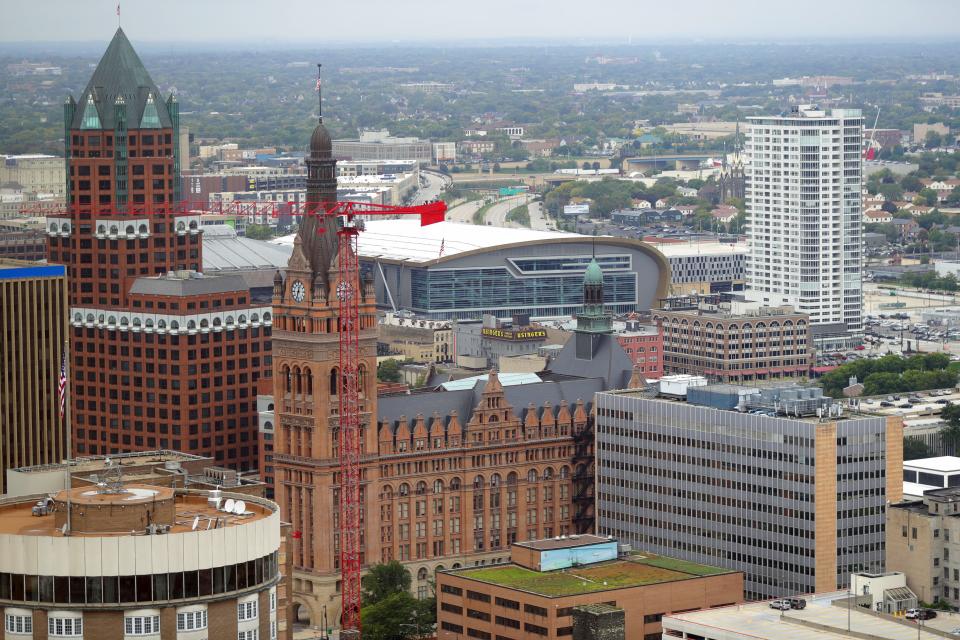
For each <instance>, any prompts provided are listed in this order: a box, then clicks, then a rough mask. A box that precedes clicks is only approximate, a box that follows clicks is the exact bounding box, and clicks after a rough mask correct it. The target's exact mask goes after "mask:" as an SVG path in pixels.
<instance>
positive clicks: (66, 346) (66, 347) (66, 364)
mask: <svg viewBox="0 0 960 640" xmlns="http://www.w3.org/2000/svg"><path fill="white" fill-rule="evenodd" d="M63 371H64V375H66V377H67V383H66V385H65V386H64V389H63V393H64V404H63V406H64V410H63V419H64V421H65V422H66V425H65V426H66V429H67V460H69V459H71V458H72V457H73V455H72V454H73V428H72V424H73V421H72V420H71V418H72V417H73V411H72V407H71V406H70V405H72V404H73V402H72V398H71V397H70V338H69V337H67V339H66V340H64V341H63ZM67 488H69V487H67Z"/></svg>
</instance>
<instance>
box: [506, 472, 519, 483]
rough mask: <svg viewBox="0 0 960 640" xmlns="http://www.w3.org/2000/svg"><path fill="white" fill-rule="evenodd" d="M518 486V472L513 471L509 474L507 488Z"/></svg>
mask: <svg viewBox="0 0 960 640" xmlns="http://www.w3.org/2000/svg"><path fill="white" fill-rule="evenodd" d="M515 484H517V472H516V471H511V472H510V473H508V474H507V486H513V485H515Z"/></svg>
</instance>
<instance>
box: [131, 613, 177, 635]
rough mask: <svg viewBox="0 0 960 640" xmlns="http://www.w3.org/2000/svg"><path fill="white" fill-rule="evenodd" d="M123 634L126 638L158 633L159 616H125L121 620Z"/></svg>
mask: <svg viewBox="0 0 960 640" xmlns="http://www.w3.org/2000/svg"><path fill="white" fill-rule="evenodd" d="M178 617H179V616H178ZM123 632H124V633H125V634H126V635H128V636H150V635H154V634H157V633H160V616H126V617H125V618H124V619H123Z"/></svg>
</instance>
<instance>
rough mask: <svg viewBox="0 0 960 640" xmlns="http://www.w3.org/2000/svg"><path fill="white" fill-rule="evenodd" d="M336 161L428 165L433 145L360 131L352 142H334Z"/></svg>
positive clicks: (385, 134)
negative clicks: (397, 162) (371, 161)
mask: <svg viewBox="0 0 960 640" xmlns="http://www.w3.org/2000/svg"><path fill="white" fill-rule="evenodd" d="M333 156H334V158H336V159H337V160H414V161H416V162H418V163H419V164H421V165H428V164H430V163H431V161H432V160H433V144H432V143H431V142H430V141H429V140H421V139H420V138H397V137H394V136H391V135H390V133H389V132H388V131H361V132H360V137H359V138H355V139H352V140H334V141H333Z"/></svg>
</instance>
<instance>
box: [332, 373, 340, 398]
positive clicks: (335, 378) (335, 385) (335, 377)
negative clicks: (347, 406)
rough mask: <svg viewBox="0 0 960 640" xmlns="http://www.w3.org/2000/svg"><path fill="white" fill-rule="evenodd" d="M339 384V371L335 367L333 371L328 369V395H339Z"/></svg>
mask: <svg viewBox="0 0 960 640" xmlns="http://www.w3.org/2000/svg"><path fill="white" fill-rule="evenodd" d="M339 383H340V371H339V370H338V369H337V368H336V367H334V368H333V369H330V395H332V396H338V395H340V389H339Z"/></svg>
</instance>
